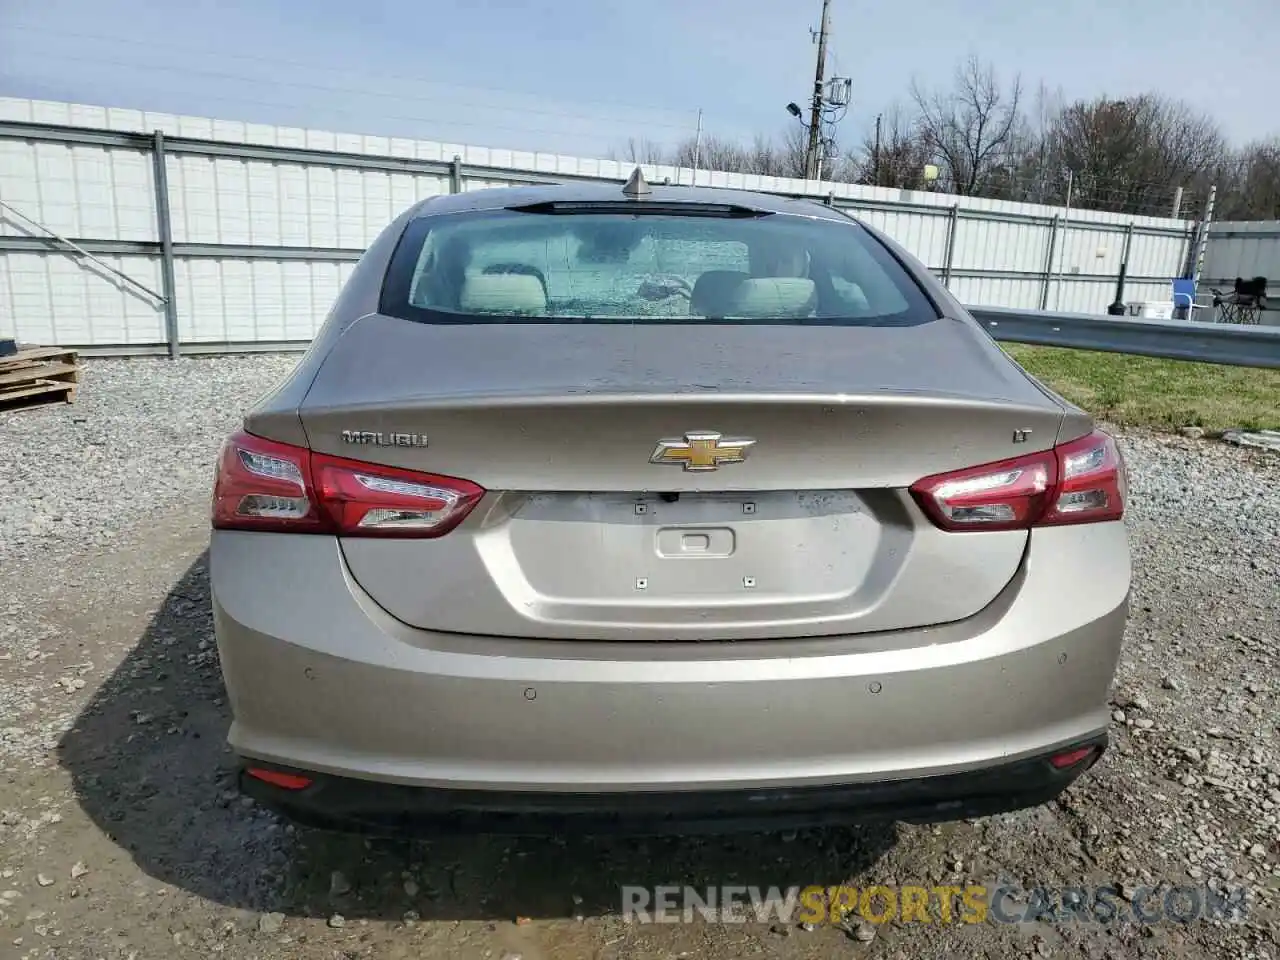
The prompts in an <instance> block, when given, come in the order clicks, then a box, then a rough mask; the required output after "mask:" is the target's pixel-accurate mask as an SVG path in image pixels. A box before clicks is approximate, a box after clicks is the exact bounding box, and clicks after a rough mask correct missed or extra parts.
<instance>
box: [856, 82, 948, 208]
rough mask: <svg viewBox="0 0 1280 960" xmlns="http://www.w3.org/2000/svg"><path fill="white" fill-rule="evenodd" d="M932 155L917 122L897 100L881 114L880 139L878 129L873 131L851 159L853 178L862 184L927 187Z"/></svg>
mask: <svg viewBox="0 0 1280 960" xmlns="http://www.w3.org/2000/svg"><path fill="white" fill-rule="evenodd" d="M930 157H931V154H930V151H929V147H928V145H927V144H926V143H925V141H924V138H923V137H922V136H921V134H920V130H919V128H918V126H917V124H916V123H915V121H914V120H913V119H911V118H909V117H908V115H907V113H906V111H905V110H904V109H903V107H902V105H901V104H897V103H895V104H893V105H892V106H890V107H889V109H888V110H886V111H884V113H882V114H881V115H880V138H879V142H878V143H877V141H876V136H875V132H874V130H873V131H871V132H869V133H868V134H867V135H866V136H865V137H864V138H863V140H862V145H861V147H860V148H859V149H858V150H857V151H856V152H852V153H850V154H849V155H848V158H847V159H848V164H849V166H850V167H851V168H852V170H853V176H852V177H851V179H855V180H857V182H858V183H866V184H871V185H872V186H876V187H898V188H899V189H903V190H923V189H924V188H925V185H926V184H925V178H924V168H925V165H926V164H928V163H929V161H930Z"/></svg>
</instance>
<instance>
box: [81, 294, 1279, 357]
mask: <svg viewBox="0 0 1280 960" xmlns="http://www.w3.org/2000/svg"><path fill="white" fill-rule="evenodd" d="M969 312H970V313H971V314H972V315H973V317H974V319H976V320H977V321H978V322H979V323H980V324H982V326H983V327H984V328H985V329H986V331H987V332H988V333H989V334H990V335H991V337H992V338H993V339H995V340H998V341H1001V342H1005V343H1025V344H1031V345H1035V346H1044V347H1068V348H1072V349H1076V350H1098V351H1101V352H1103V353H1124V354H1130V355H1132V356H1139V357H1158V358H1162V359H1166V360H1190V361H1196V362H1199V363H1217V364H1224V365H1227V366H1237V367H1258V368H1265V369H1272V370H1275V369H1280V328H1277V327H1255V326H1234V325H1230V324H1225V323H1198V322H1197V323H1190V322H1187V321H1179V320H1140V319H1137V318H1134V317H1095V316H1092V315H1090V314H1081V313H1051V312H1049V311H1044V310H1015V309H1009V308H1004V307H970V308H969ZM310 345H311V341H310V340H276V341H261V340H252V341H244V342H198V343H194V342H188V343H184V344H183V345H182V352H183V353H184V354H186V355H189V356H209V355H221V354H236V353H291V352H301V351H303V350H306V349H307V347H309V346H310ZM71 346H72V347H75V345H74V344H72V345H71ZM75 349H77V350H78V351H79V352H80V353H82V354H84V355H85V356H90V357H94V356H96V357H139V356H163V355H165V354H167V353H170V350H169V346H168V345H167V344H163V343H156V344H137V345H130V346H120V347H101V346H86V347H75Z"/></svg>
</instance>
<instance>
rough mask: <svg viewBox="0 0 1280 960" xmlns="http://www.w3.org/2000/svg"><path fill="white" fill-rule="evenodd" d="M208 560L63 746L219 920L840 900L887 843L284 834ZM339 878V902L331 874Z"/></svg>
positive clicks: (71, 763) (171, 877) (503, 916)
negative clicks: (638, 893)
mask: <svg viewBox="0 0 1280 960" xmlns="http://www.w3.org/2000/svg"><path fill="white" fill-rule="evenodd" d="M229 723H230V713H229V709H228V707H227V705H226V702H225V692H224V690H223V686H222V681H221V675H220V673H219V669H218V660H217V653H216V650H215V646H214V642H213V625H212V616H211V614H210V610H209V584H208V576H207V554H204V555H201V556H200V557H199V558H198V559H197V560H196V561H195V562H194V563H192V565H191V566H190V568H189V569H188V570H187V571H186V573H185V574H184V575H183V576H182V578H181V579H180V580H179V582H178V583H177V585H176V586H175V587H174V588H173V589H172V590H171V591H170V592H169V594H168V596H167V597H166V598H165V601H164V603H163V605H162V607H161V609H160V610H159V611H158V612H157V613H156V614H155V616H154V617H153V618H152V620H151V622H150V624H149V626H148V628H147V630H146V632H145V634H144V636H143V637H142V638H141V639H140V640H139V642H138V643H137V646H136V647H135V648H134V649H133V650H132V651H131V652H130V653H129V655H128V656H127V657H126V658H125V660H124V662H123V663H122V664H121V665H120V667H119V668H118V669H117V670H116V671H115V673H114V674H113V675H112V676H111V677H110V679H108V680H107V682H106V683H105V684H104V685H103V686H102V688H101V689H100V690H99V691H98V692H97V694H96V695H95V696H94V697H93V699H92V700H91V702H90V703H89V705H88V706H87V707H86V708H85V710H84V712H83V713H82V714H81V716H80V718H79V720H78V721H77V724H76V726H75V728H74V729H72V730H71V731H70V732H69V733H68V734H67V735H66V736H65V737H64V738H63V740H62V742H61V744H60V746H59V756H60V760H61V763H62V765H63V766H64V767H65V768H66V769H67V770H69V771H70V773H71V775H72V778H73V781H74V785H75V789H76V793H77V797H78V799H79V802H80V804H81V805H82V807H83V808H84V810H85V811H86V812H87V813H88V815H89V816H90V817H91V818H92V820H93V821H94V822H95V823H96V824H97V825H98V826H99V827H100V828H101V829H102V830H103V831H104V832H105V833H106V834H107V835H108V836H109V837H110V838H111V839H112V840H113V841H114V842H115V843H117V844H119V845H120V847H122V848H123V849H124V850H126V851H127V852H128V853H129V855H130V856H131V857H132V858H133V860H134V862H135V863H136V864H137V865H138V866H139V867H140V868H141V869H142V870H143V871H145V872H146V873H147V874H148V875H150V876H151V877H153V878H154V879H156V880H159V881H162V882H164V883H167V884H172V885H173V886H175V887H178V888H180V889H182V890H185V891H187V892H189V893H192V894H195V895H197V896H200V897H204V898H206V899H208V900H212V901H215V902H218V903H221V904H225V905H229V906H233V907H238V908H242V909H246V910H254V911H261V912H268V911H278V912H281V913H286V914H290V915H303V916H317V917H319V916H328V915H330V914H332V913H335V912H338V913H341V914H343V916H345V917H347V918H348V919H351V918H361V917H365V918H369V919H386V920H391V919H400V918H401V917H403V916H404V914H405V913H406V912H407V911H409V910H414V911H416V912H417V913H418V914H419V915H420V916H421V917H422V919H424V920H490V919H492V920H508V921H510V920H512V919H513V918H516V917H530V918H553V917H571V916H573V915H575V914H582V915H584V916H591V915H599V914H606V913H615V912H617V911H618V910H619V909H620V908H621V906H622V892H621V887H622V886H623V885H639V886H644V887H650V888H651V887H654V886H659V885H666V884H678V885H686V884H687V885H690V886H694V887H697V888H702V889H704V890H705V888H706V887H708V886H716V885H722V884H732V885H740V886H753V885H754V886H759V887H761V888H764V890H766V891H767V888H768V887H770V886H776V887H778V888H780V889H785V888H786V887H787V886H790V885H808V884H837V883H841V882H843V881H846V880H848V879H849V878H851V877H856V876H858V875H859V874H860V873H862V872H863V871H864V870H866V869H867V868H869V867H870V866H872V865H873V864H874V863H876V861H878V860H879V859H880V857H881V856H882V855H883V854H884V853H886V852H887V851H888V850H889V849H890V848H891V847H892V846H893V844H894V842H895V841H896V836H897V834H896V830H895V829H894V828H892V827H868V828H850V829H834V830H818V831H809V832H802V833H801V834H800V836H799V837H798V838H788V837H786V836H785V835H777V834H747V835H741V836H734V837H728V838H669V839H668V838H651V839H644V840H638V839H616V838H609V839H606V838H572V839H549V840H530V839H520V838H496V837H478V838H477V837H457V838H448V839H440V840H431V841H415V842H412V843H409V842H390V841H379V840H374V841H366V840H365V839H363V838H359V837H348V836H341V835H334V834H327V833H321V832H317V831H311V830H304V829H296V830H295V829H294V828H293V827H292V826H289V825H288V824H287V823H286V822H284V821H281V820H279V819H277V818H276V817H275V816H274V815H272V814H270V813H267V812H266V811H263V810H260V809H258V808H256V807H255V806H254V805H253V804H252V803H251V802H250V801H248V800H246V799H242V798H241V797H240V796H239V794H238V793H237V791H236V789H235V783H234V777H233V773H234V768H233V763H232V756H231V754H230V752H229V751H228V750H227V748H226V746H225V741H224V738H225V736H226V731H227V726H228V724H229ZM335 871H336V872H338V873H340V874H341V877H340V878H339V879H338V881H337V885H336V888H335V886H334V873H335Z"/></svg>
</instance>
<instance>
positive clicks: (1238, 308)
mask: <svg viewBox="0 0 1280 960" xmlns="http://www.w3.org/2000/svg"><path fill="white" fill-rule="evenodd" d="M1213 305H1214V306H1215V307H1216V308H1217V309H1218V319H1219V322H1221V323H1243V324H1253V325H1257V324H1258V323H1259V321H1260V320H1261V319H1262V311H1263V310H1265V309H1267V278H1266V277H1254V278H1253V279H1252V280H1245V279H1244V278H1243V277H1236V282H1235V287H1234V289H1233V290H1232V291H1231V293H1226V294H1224V293H1223V292H1222V291H1221V290H1214V291H1213Z"/></svg>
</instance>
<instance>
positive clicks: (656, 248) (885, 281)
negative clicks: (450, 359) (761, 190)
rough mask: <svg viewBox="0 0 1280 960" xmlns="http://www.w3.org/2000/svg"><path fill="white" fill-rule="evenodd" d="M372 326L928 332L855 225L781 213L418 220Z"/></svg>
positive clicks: (903, 278)
mask: <svg viewBox="0 0 1280 960" xmlns="http://www.w3.org/2000/svg"><path fill="white" fill-rule="evenodd" d="M381 312H382V313H384V314H388V315H391V316H397V317H401V318H404V319H408V320H417V321H422V322H428V323H430V322H436V323H441V322H444V323H459V322H471V323H484V322H496V321H513V320H544V321H557V320H559V321H566V322H570V321H610V320H613V321H617V320H621V321H631V322H645V321H650V322H667V323H671V322H680V321H681V320H687V321H689V322H705V321H708V320H717V321H735V320H737V321H743V322H750V321H757V322H804V321H806V320H807V321H818V322H837V321H844V322H849V323H877V324H880V323H899V324H917V323H925V322H929V321H931V320H936V319H937V311H936V310H935V309H934V307H933V305H932V304H931V303H930V301H929V300H928V298H927V297H926V296H925V295H924V293H923V292H922V291H921V289H920V288H919V286H918V285H917V284H916V283H915V281H914V280H913V279H912V278H911V276H910V275H909V274H908V273H907V271H906V270H905V269H904V268H903V267H902V266H901V264H899V263H898V262H897V261H896V260H895V259H894V258H893V257H892V256H891V255H890V254H889V252H888V251H887V250H886V249H885V248H884V247H883V246H881V245H880V244H879V243H878V242H877V241H876V240H875V238H874V237H872V236H870V235H869V234H867V233H866V232H865V231H864V230H863V229H862V228H861V227H860V226H858V225H857V224H855V223H853V222H852V221H850V222H848V223H842V222H832V221H829V220H824V219H821V218H809V217H803V216H796V215H792V214H776V213H775V214H765V215H746V216H712V215H687V214H681V213H662V214H654V213H645V214H642V215H636V214H631V213H617V212H591V211H586V212H576V211H575V212H573V213H571V214H566V213H563V212H561V213H547V212H528V211H511V210H499V211H483V212H471V213H462V214H449V215H442V216H429V215H428V216H424V217H421V218H418V219H415V220H413V221H411V222H410V223H409V225H408V227H407V228H406V231H405V234H404V236H403V237H402V238H401V242H400V244H399V246H398V248H397V251H396V253H395V255H394V257H393V259H392V263H391V267H390V269H389V270H388V273H387V278H386V283H385V286H384V289H383V295H382V304H381Z"/></svg>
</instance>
